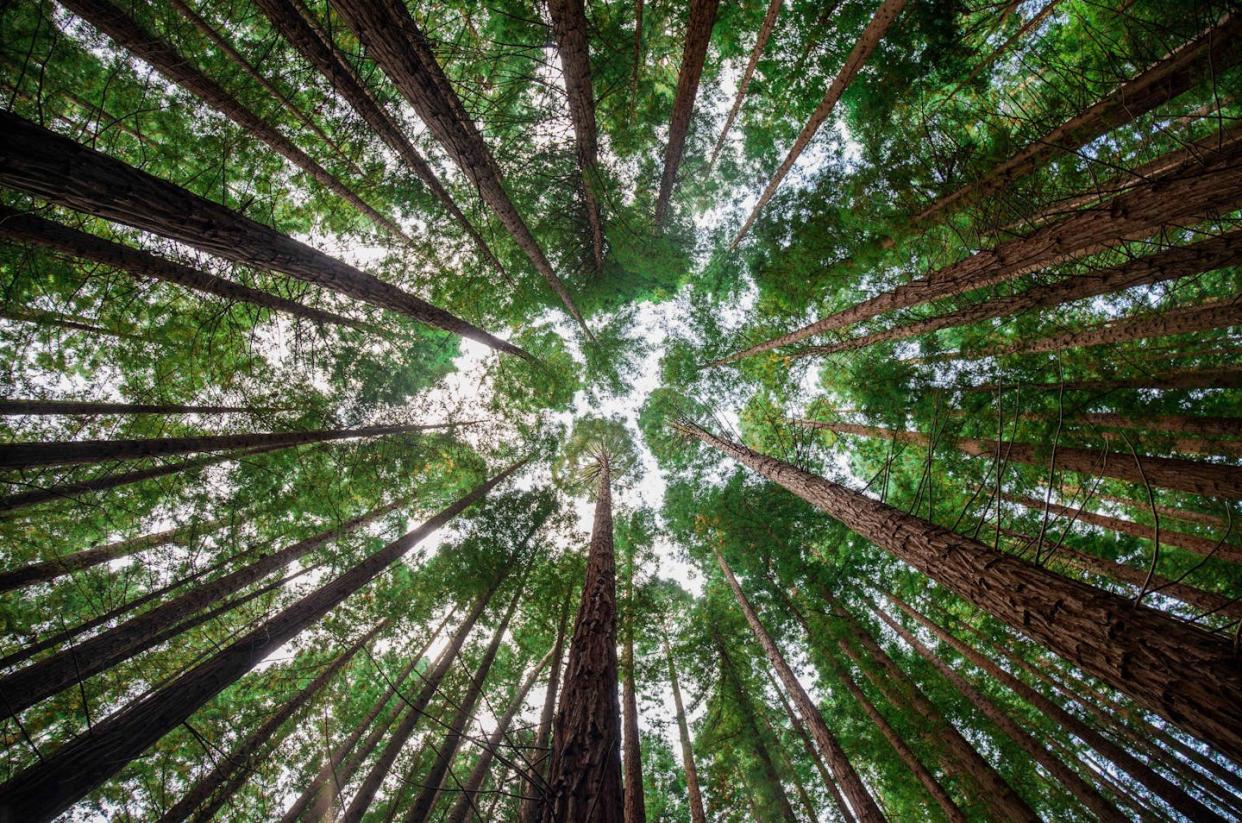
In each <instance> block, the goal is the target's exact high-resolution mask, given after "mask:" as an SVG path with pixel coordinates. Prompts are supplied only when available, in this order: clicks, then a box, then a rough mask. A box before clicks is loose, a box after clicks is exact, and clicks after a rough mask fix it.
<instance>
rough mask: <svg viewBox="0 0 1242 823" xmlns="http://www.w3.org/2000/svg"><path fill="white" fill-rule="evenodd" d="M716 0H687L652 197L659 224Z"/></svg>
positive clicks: (666, 205) (695, 91) (686, 131)
mask: <svg viewBox="0 0 1242 823" xmlns="http://www.w3.org/2000/svg"><path fill="white" fill-rule="evenodd" d="M719 5H720V0H690V20H689V22H688V23H687V24H686V37H685V40H684V41H683V42H684V45H683V46H682V52H681V69H680V70H679V71H678V73H677V95H676V97H674V98H673V117H672V120H670V121H669V126H668V145H667V146H666V147H665V149H664V171H663V173H661V175H660V193H659V195H658V197H657V198H656V207H655V222H656V227H657V228H659V227H661V226H663V225H664V221H665V219H666V218H667V217H668V210H669V201H670V200H671V199H672V196H673V187H674V186H676V185H677V171H678V169H680V168H681V158H682V155H684V154H685V152H686V137H687V136H688V135H689V134H690V117H691V115H693V114H694V99H695V97H697V96H698V93H699V79H700V78H701V77H702V76H703V64H704V63H705V62H707V47H708V45H709V44H710V43H711V39H712V26H713V25H714V24H715V22H716V10H717V8H718V7H719Z"/></svg>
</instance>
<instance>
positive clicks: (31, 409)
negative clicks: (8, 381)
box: [0, 398, 285, 417]
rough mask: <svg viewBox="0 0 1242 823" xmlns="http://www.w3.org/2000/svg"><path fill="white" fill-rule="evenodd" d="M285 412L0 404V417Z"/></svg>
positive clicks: (68, 402) (66, 402)
mask: <svg viewBox="0 0 1242 823" xmlns="http://www.w3.org/2000/svg"><path fill="white" fill-rule="evenodd" d="M274 411H285V409H270V408H268V409H264V408H254V407H251V406H194V405H185V404H180V403H105V402H102V401H94V400H25V399H22V400H19V399H16V398H10V399H7V400H0V416H13V417H16V416H32V417H34V416H38V417H47V416H51V415H58V414H64V415H75V416H92V415H105V414H106V415H113V414H261V413H267V412H274Z"/></svg>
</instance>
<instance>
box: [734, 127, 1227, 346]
mask: <svg viewBox="0 0 1242 823" xmlns="http://www.w3.org/2000/svg"><path fill="white" fill-rule="evenodd" d="M1239 158H1242V141H1234V142H1232V143H1230V144H1227V145H1225V146H1224V147H1222V149H1221V150H1220V151H1215V152H1212V153H1211V154H1208V155H1207V156H1196V157H1195V158H1194V159H1192V160H1190V161H1187V162H1186V163H1185V164H1182V165H1180V166H1176V167H1174V168H1171V169H1169V170H1168V171H1166V172H1165V173H1163V174H1161V175H1158V176H1156V177H1153V178H1151V179H1150V180H1147V181H1145V182H1144V183H1143V184H1142V185H1139V186H1135V187H1134V188H1133V189H1132V190H1130V191H1128V192H1126V193H1124V194H1122V195H1120V196H1119V197H1116V198H1114V199H1113V200H1110V201H1109V202H1107V203H1102V204H1100V205H1098V206H1093V207H1091V208H1088V209H1083V210H1082V211H1079V212H1075V213H1074V214H1072V215H1070V216H1068V217H1066V218H1065V219H1064V220H1061V221H1059V222H1057V223H1053V224H1051V225H1048V226H1044V227H1042V228H1039V229H1036V230H1035V231H1032V232H1031V233H1030V234H1027V235H1025V236H1023V237H1018V238H1015V239H1013V240H1009V241H1007V242H1004V243H1001V244H1000V245H998V246H996V247H995V248H993V249H989V250H985V251H980V252H976V253H974V254H972V255H971V256H969V257H967V258H966V259H964V260H961V261H959V262H957V263H952V264H950V265H948V266H945V267H943V268H941V269H937V270H936V271H933V272H930V273H928V274H926V275H924V276H923V277H920V278H918V279H916V280H911V281H909V282H907V283H904V284H902V285H899V286H895V287H894V288H892V289H890V290H889V291H885V292H881V293H880V294H877V295H875V296H874V297H869V298H867V299H865V300H862V301H860V302H857V303H855V304H853V305H852V306H850V307H849V308H847V309H842V310H841V311H838V312H835V313H833V314H830V315H828V316H827V317H824V318H821V319H819V320H816V321H815V322H813V323H810V324H808V325H806V326H803V327H802V328H799V329H796V330H794V331H791V332H788V333H786V334H781V335H778V336H776V337H773V338H770V339H768V340H766V341H764V342H762V343H759V344H757V345H754V346H750V347H749V348H746V349H744V350H742V351H740V352H736V353H734V354H731V355H729V356H728V357H725V358H722V359H721V360H718V361H715V362H716V363H728V362H732V361H735V360H740V359H741V358H743V357H750V356H751V355H755V354H759V353H761V352H766V351H771V350H772V349H776V348H780V347H781V346H787V345H789V344H791V343H797V342H799V341H801V340H805V339H806V338H808V337H813V336H815V335H820V334H824V333H826V332H829V331H835V330H837V329H844V328H846V327H848V326H851V325H853V324H855V323H860V322H862V321H864V320H869V319H871V318H873V317H877V316H879V315H881V314H884V313H886V312H892V311H897V310H899V309H904V308H909V307H911V306H917V305H920V304H923V303H927V302H929V301H932V300H939V299H941V298H946V297H954V296H956V295H959V294H963V293H965V292H969V291H974V290H975V289H981V288H985V287H987V286H994V285H997V284H999V283H1005V282H1008V281H1010V280H1014V279H1016V278H1018V277H1021V276H1022V275H1024V274H1029V273H1031V272H1034V271H1038V270H1040V269H1044V268H1047V267H1049V266H1053V265H1056V264H1058V263H1063V262H1066V261H1069V260H1073V259H1076V258H1079V257H1083V256H1086V255H1090V254H1095V253H1097V252H1101V251H1104V250H1105V249H1109V248H1113V247H1115V246H1117V245H1119V244H1121V243H1124V242H1126V241H1129V240H1140V239H1143V238H1145V237H1149V236H1150V235H1152V234H1156V233H1158V232H1159V231H1161V230H1162V229H1164V228H1172V227H1180V226H1182V225H1184V224H1186V223H1187V222H1197V221H1199V220H1201V219H1206V218H1211V217H1213V216H1215V215H1217V214H1219V213H1220V212H1222V211H1226V212H1227V211H1232V210H1233V209H1235V208H1237V206H1238V204H1239V203H1242V164H1240V163H1239V162H1238V161H1239Z"/></svg>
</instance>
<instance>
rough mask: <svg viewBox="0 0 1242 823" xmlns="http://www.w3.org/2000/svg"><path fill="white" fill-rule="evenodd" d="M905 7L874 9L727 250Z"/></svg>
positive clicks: (900, 3) (889, 0) (896, 2)
mask: <svg viewBox="0 0 1242 823" xmlns="http://www.w3.org/2000/svg"><path fill="white" fill-rule="evenodd" d="M905 7H906V0H883V2H881V3H880V7H879V8H878V9H876V11H875V15H874V16H872V18H871V20H870V22H868V23H867V26H866V28H864V29H863V30H862V34H860V35H859V36H858V41H857V42H855V43H854V48H852V49H850V53H849V54H848V55H847V56H846V58H845V63H844V64H843V65H842V66H841V69H840V71H838V72H837V76H836V77H834V78H833V79H832V83H831V84H829V86H828V89H827V90H826V91H825V92H824V99H823V100H821V101H819V105H818V106H816V108H815V111H814V112H812V113H811V118H810V119H809V120H807V121H806V125H805V126H803V127H802V131H801V132H799V133H798V137H797V138H796V139H795V140H794V144H793V146H791V147H790V149H789V153H788V154H787V155H785V159H784V160H783V161H781V164H780V166H779V167H778V168H777V169H776V172H775V173H774V174H773V175H772V179H770V180H769V181H768V184H767V186H765V187H764V189H763V193H762V194H760V195H759V201H758V202H757V203H755V206H754V208H753V209H751V211H750V214H749V215H748V216H747V217H746V221H745V222H744V223H742V227H741V228H740V229H738V232H737V234H736V235H734V237H733V242H732V243H730V248H732V249H736V248H737V247H738V244H739V243H741V242H742V240H743V238H745V237H746V235H747V233H748V232H749V231H750V229H751V226H753V225H754V224H755V221H756V220H757V219H759V215H760V213H761V212H762V211H763V209H764V207H766V206H767V205H768V202H769V201H770V200H771V199H772V197H773V195H775V194H776V190H777V189H779V188H780V187H781V183H783V182H784V180H785V176H786V175H788V174H789V171H790V169H792V168H793V166H794V163H796V162H798V158H799V157H801V156H802V152H803V151H805V150H806V147H807V146H809V145H811V140H812V138H814V137H815V134H816V132H818V131H819V129H820V126H822V125H824V121H826V120H827V119H828V116H829V115H830V114H832V110H833V109H835V108H836V106H837V101H838V100H840V99H841V95H842V94H843V93H844V92H845V90H846V89H847V88H849V85H850V83H851V82H853V80H854V77H855V76H856V75H857V74H858V72H859V70H860V69H862V67H863V64H864V63H866V62H867V58H869V57H870V56H871V53H872V52H873V51H875V49H876V46H878V45H880V40H882V39H883V38H884V35H885V33H886V32H887V31H888V29H889V26H891V25H892V24H893V22H894V21H895V20H896V19H897V17H898V15H900V14H901V12H902V10H903V9H904V8H905Z"/></svg>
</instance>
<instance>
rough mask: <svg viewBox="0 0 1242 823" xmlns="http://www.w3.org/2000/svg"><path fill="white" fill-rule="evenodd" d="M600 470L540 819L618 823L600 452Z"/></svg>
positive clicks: (613, 643) (610, 560) (613, 587)
mask: <svg viewBox="0 0 1242 823" xmlns="http://www.w3.org/2000/svg"><path fill="white" fill-rule="evenodd" d="M599 468H600V471H599V482H598V486H597V488H596V498H595V521H594V523H593V524H592V528H591V547H590V551H589V552H588V554H587V568H586V581H585V582H584V584H583V587H582V598H581V602H580V605H579V607H578V617H577V619H576V620H575V621H574V633H573V639H572V641H570V644H569V659H568V663H567V666H566V671H565V686H564V688H563V689H562V691H561V705H560V710H559V711H558V712H557V716H556V726H555V732H554V734H553V738H552V763H551V767H550V768H549V770H548V787H547V794H546V797H545V801H544V808H543V820H544V823H558V821H564V820H574V821H582V823H619V821H621V820H622V818H623V813H624V811H623V806H624V803H623V798H622V791H621V717H620V712H619V711H618V706H617V581H616V562H615V559H614V555H613V535H612V489H611V486H610V483H611V474H610V468H611V467H610V466H609V464H608V458H607V455H604V456H602V458H601V460H600V467H599Z"/></svg>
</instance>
